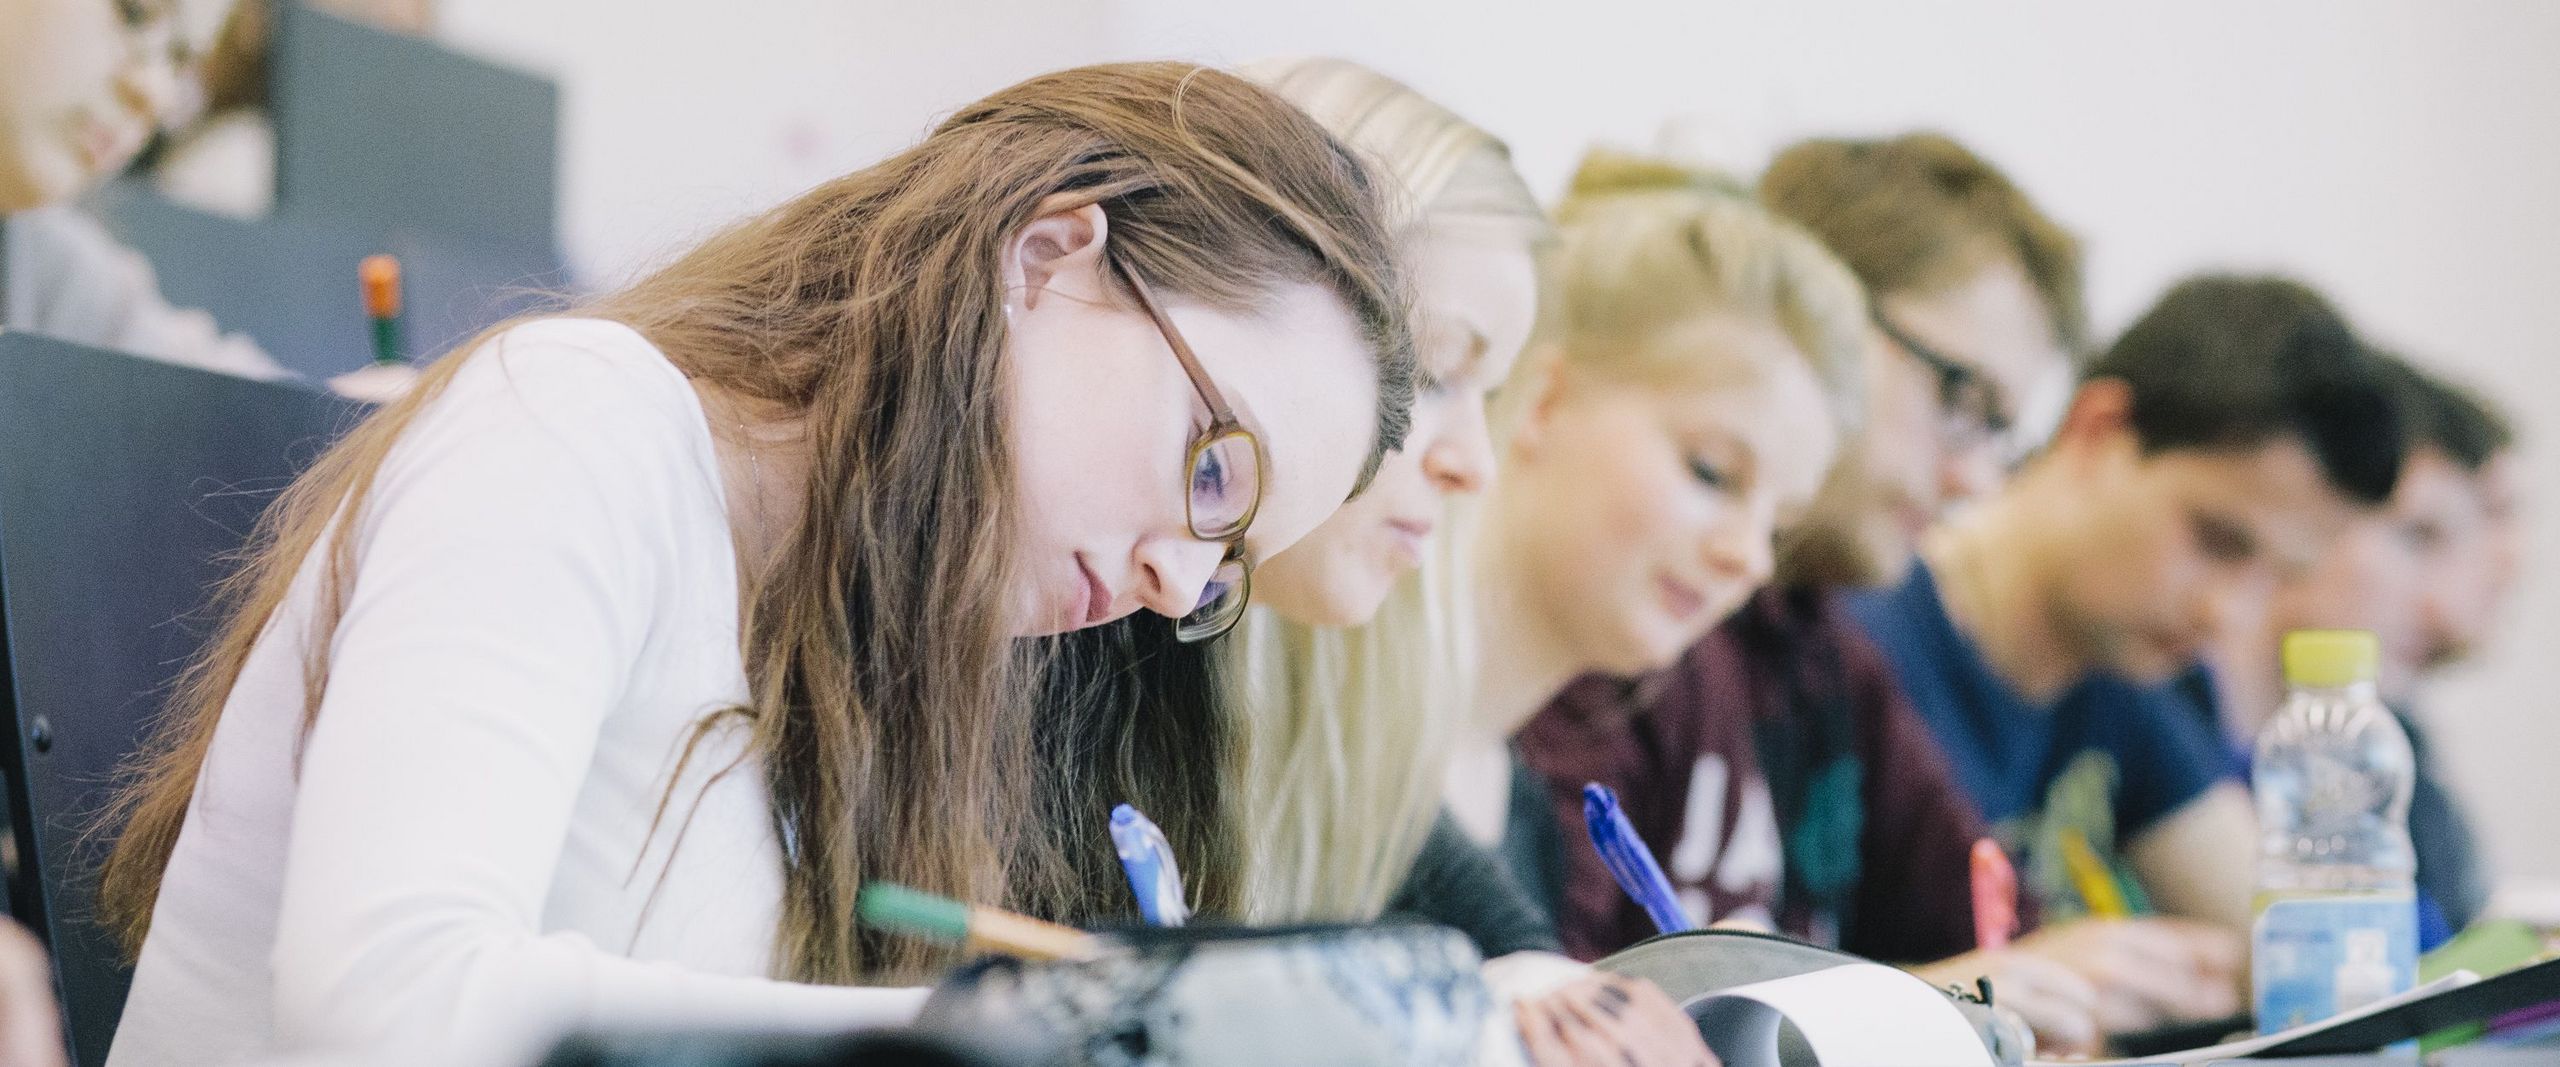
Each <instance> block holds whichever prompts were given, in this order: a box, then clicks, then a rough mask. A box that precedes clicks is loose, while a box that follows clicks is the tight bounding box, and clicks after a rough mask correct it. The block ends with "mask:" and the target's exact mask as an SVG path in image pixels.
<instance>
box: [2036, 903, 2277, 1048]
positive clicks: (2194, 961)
mask: <svg viewBox="0 0 2560 1067" xmlns="http://www.w3.org/2000/svg"><path fill="white" fill-rule="evenodd" d="M2048 934H2049V935H2050V936H2047V935H2048ZM2015 947H2016V948H2017V949H2018V950H2020V952H2021V953H2023V954H2031V955H2037V956H2042V957H2044V958H2046V959H2049V960H2052V961H2053V962H2055V963H2059V964H2061V965H2063V966H2065V967H2068V968H2070V969H2071V970H2073V971H2075V972H2077V973H2078V974H2080V975H2081V976H2082V977H2083V978H2085V979H2086V980H2087V981H2088V982H2090V983H2091V984H2092V985H2094V986H2096V987H2097V990H2098V993H2099V1006H2098V1015H2099V1021H2100V1022H2101V1024H2102V1025H2104V1026H2105V1027H2106V1028H2107V1029H2108V1030H2109V1031H2110V1032H2114V1033H2122V1032H2125V1031H2128V1030H2145V1029H2150V1028H2152V1027H2155V1026H2159V1025H2161V1024H2162V1023H2164V1022H2170V1021H2180V1022H2185V1021H2196V1020H2203V1019H2216V1018H2221V1017H2224V1016H2227V1015H2230V1014H2232V1013H2234V1012H2236V1011H2238V1010H2239V995H2240V994H2239V982H2238V978H2237V973H2236V968H2237V966H2238V963H2237V959H2238V957H2237V954H2236V946H2235V939H2234V938H2232V937H2231V936H2230V935H2228V934H2226V933H2225V932H2224V931H2222V930H2220V929H2219V928H2215V927H2209V926H2204V925H2202V924H2196V923H2185V922H2175V921H2169V920H2161V919H2139V920H2112V919H2110V920H2088V921H2082V922H2075V923H2068V924H2065V925H2063V926H2060V927H2056V928H2053V929H2052V930H2050V931H2040V932H2039V934H2038V936H2035V937H2031V938H2027V939H2024V940H2021V941H2020V942H2018V943H2017V945H2016V946H2015Z"/></svg>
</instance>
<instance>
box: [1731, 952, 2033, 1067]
mask: <svg viewBox="0 0 2560 1067" xmlns="http://www.w3.org/2000/svg"><path fill="white" fill-rule="evenodd" d="M1688 1009H1689V1014H1690V1015H1691V1016H1693V1017H1695V1018H1696V1019H1697V1020H1698V1030H1699V1032H1700V1033H1703V1034H1705V1035H1706V1038H1707V1043H1708V1044H1709V1045H1711V1046H1713V1047H1714V1048H1715V1050H1716V1055H1717V1056H1718V1057H1719V1058H1721V1059H1723V1061H1724V1067H1778V1033H1779V1029H1780V1028H1779V1022H1780V1021H1781V1020H1782V1019H1783V1020H1784V1021H1785V1022H1789V1023H1793V1024H1795V1028H1796V1031H1797V1032H1798V1033H1801V1034H1803V1035H1804V1039H1805V1043H1806V1044H1808V1045H1810V1046H1812V1047H1813V1052H1814V1055H1816V1056H1818V1057H1820V1058H1821V1060H1822V1067H1991V1050H1990V1049H1988V1048H1985V1047H1984V1046H1983V1043H1982V1037H1981V1035H1980V1034H1977V1033H1975V1032H1974V1029H1973V1024H1971V1023H1969V1022H1966V1021H1965V1017H1964V1015H1963V1013H1961V1012H1958V1011H1957V1010H1956V1008H1955V1005H1953V1004H1950V1003H1948V1002H1947V995H1946V994H1944V993H1941V992H1939V991H1937V990H1935V989H1932V988H1930V987H1929V984H1928V983H1927V982H1923V981H1921V980H1920V979H1918V978H1915V977H1913V976H1911V975H1909V974H1905V973H1903V972H1901V971H1897V970H1894V969H1893V968H1891V967H1884V966H1880V965H1877V964H1872V963H1857V964H1850V965H1847V966H1842V967H1832V968H1827V969H1825V970H1819V971H1814V972H1812V973H1810V974H1800V975H1796V976H1795V977H1792V978H1780V979H1777V980H1775V981H1769V982H1754V983H1752V984H1750V985H1746V986H1735V987H1734V988H1732V989H1724V990H1718V991H1717V992H1715V993H1714V994H1711V995H1709V996H1705V997H1701V998H1699V999H1698V1000H1697V1001H1695V1002H1694V1003H1691V1004H1690V1005H1688Z"/></svg>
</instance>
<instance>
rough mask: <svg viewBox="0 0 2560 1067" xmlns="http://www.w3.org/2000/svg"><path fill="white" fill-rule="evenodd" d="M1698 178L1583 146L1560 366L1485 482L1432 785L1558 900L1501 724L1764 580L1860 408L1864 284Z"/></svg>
mask: <svg viewBox="0 0 2560 1067" xmlns="http://www.w3.org/2000/svg"><path fill="white" fill-rule="evenodd" d="M1714 184H1716V182H1715V180H1714V179H1712V178H1710V177H1703V176H1701V175H1700V174H1698V173H1697V172H1695V171H1693V170H1690V169H1688V168H1685V167H1681V166H1677V165H1673V164H1670V163H1667V162H1663V161H1659V160H1652V159H1646V158H1640V157H1630V156H1624V155H1619V154H1615V153H1609V152H1599V153H1595V154H1594V155H1592V156H1591V157H1589V158H1587V159H1586V160H1585V161H1584V163H1583V165H1582V168H1581V170H1580V172H1579V173H1578V174H1577V175H1576V176H1575V179H1574V184H1573V188H1572V191H1571V192H1570V193H1569V194H1568V195H1567V197H1566V199H1565V202H1564V204H1563V205H1562V206H1561V207H1560V208H1559V209H1558V213H1557V214H1558V220H1559V222H1560V224H1561V225H1562V227H1563V241H1562V246H1561V252H1560V255H1559V257H1558V263H1557V269H1556V271H1555V274H1556V277H1557V278H1558V280H1559V292H1558V295H1557V312H1556V315H1555V328H1554V329H1553V330H1552V331H1551V333H1550V335H1549V336H1548V338H1547V339H1545V340H1544V341H1543V342H1542V343H1543V344H1546V345H1551V346H1552V348H1553V356H1552V359H1553V362H1554V367H1553V370H1552V372H1551V373H1549V374H1547V375H1546V376H1545V378H1544V380H1543V381H1542V382H1541V383H1540V384H1539V385H1538V386H1537V387H1536V391H1535V395H1534V397H1532V398H1531V399H1530V400H1529V401H1528V403H1529V408H1528V411H1527V412H1526V414H1525V416H1524V418H1523V421H1522V424H1521V426H1520V429H1519V431H1518V432H1517V434H1516V436H1515V438H1514V440H1513V442H1512V444H1511V447H1510V450H1509V453H1508V455H1507V457H1506V463H1505V466H1504V470H1503V479H1502V481H1501V483H1500V484H1499V485H1498V486H1497V487H1496V488H1495V490H1494V492H1493V494H1492V498H1491V503H1490V516H1489V518H1488V520H1487V524H1486V529H1485V532H1484V537H1483V543H1482V545H1481V549H1480V553H1479V559H1478V561H1477V569H1476V575H1477V578H1478V581H1479V582H1480V585H1481V601H1480V610H1481V611H1482V613H1483V615H1482V617H1483V620H1484V648H1483V654H1482V656H1481V660H1480V663H1479V666H1478V671H1477V674H1476V678H1475V684H1474V694H1473V703H1474V707H1473V714H1472V715H1471V716H1470V718H1469V719H1468V720H1467V721H1466V722H1465V723H1464V724H1463V730H1464V733H1463V735H1462V736H1461V738H1460V740H1459V746H1458V750H1457V753H1458V754H1457V756H1456V758H1455V760H1454V762H1453V765H1452V767H1451V770H1450V773H1449V775H1448V780H1447V783H1446V787H1447V797H1448V800H1449V804H1450V808H1451V810H1452V812H1453V813H1454V814H1455V815H1456V816H1457V818H1458V821H1459V823H1460V824H1461V825H1462V826H1464V827H1465V828H1466V829H1467V831H1468V833H1469V834H1471V835H1472V836H1474V837H1475V838H1476V839H1477V840H1478V841H1481V842H1483V843H1485V844H1487V845H1490V846H1494V847H1497V848H1498V849H1500V850H1501V851H1502V852H1503V854H1504V855H1505V856H1506V858H1507V859H1508V860H1509V862H1510V865H1511V867H1512V869H1513V870H1514V871H1516V872H1518V874H1519V875H1520V877H1521V878H1522V880H1523V881H1524V882H1525V883H1527V884H1528V885H1529V887H1530V888H1531V889H1532V891H1533V892H1536V893H1538V894H1539V896H1540V897H1541V899H1542V900H1543V901H1544V902H1545V903H1546V904H1547V905H1548V906H1549V907H1550V908H1551V909H1552V908H1554V907H1555V906H1557V904H1558V903H1559V902H1560V898H1561V893H1562V887H1561V874H1562V863H1563V850H1564V849H1565V848H1566V847H1568V846H1567V843H1566V842H1564V841H1563V840H1561V838H1560V835H1559V834H1558V827H1557V823H1556V821H1555V820H1554V819H1553V818H1552V817H1551V815H1550V813H1549V805H1548V801H1547V798H1546V795H1545V791H1544V789H1543V787H1541V786H1540V785H1538V784H1537V783H1536V782H1535V781H1534V780H1533V779H1532V778H1530V777H1529V776H1527V775H1526V774H1524V773H1521V772H1520V769H1519V768H1518V766H1517V765H1516V763H1515V761H1514V759H1513V757H1512V754H1511V749H1510V747H1509V739H1510V736H1511V734H1512V733H1513V732H1514V731H1516V730H1517V729H1518V728H1519V727H1520V726H1521V725H1522V724H1523V723H1525V722H1527V721H1528V720H1529V718H1530V717H1531V716H1533V715H1535V714H1536V713H1537V712H1538V711H1539V710H1540V709H1541V708H1543V707H1544V706H1545V705H1546V704H1547V703H1548V702H1549V701H1550V700H1551V699H1553V698H1554V697H1555V696H1556V694H1557V693H1558V692H1559V691H1561V690H1562V689H1564V687H1565V685H1566V683H1568V682H1571V681H1573V680H1574V679H1575V678H1577V677H1580V676H1582V675H1584V674H1589V673H1595V672H1596V673H1607V674H1615V675H1623V676H1633V675H1637V674H1641V673H1643V672H1646V671H1649V670H1653V669H1656V668H1659V667H1661V666H1664V665H1666V664H1668V663H1670V662H1671V661H1672V660H1673V659H1675V658H1676V657H1677V656H1678V655H1679V654H1680V653H1681V651H1682V650H1684V649H1686V648H1688V647H1689V646H1690V645H1692V644H1694V643H1696V642H1697V640H1698V639H1699V638H1700V637H1703V636H1704V635H1705V634H1706V632H1707V630H1708V629H1709V628H1710V627H1712V626H1714V625H1715V624H1716V623H1717V622H1718V621H1720V620H1721V619H1722V618H1724V617H1725V616H1726V615H1727V614H1729V613H1731V612H1732V611H1733V610H1734V609H1735V608H1736V607H1738V606H1739V605H1740V604H1741V603H1742V602H1743V600H1744V599H1745V598H1747V597H1748V596H1749V595H1750V594H1751V592H1752V591H1753V590H1754V589H1756V588H1758V587H1759V586H1760V585H1761V584H1762V583H1764V582H1766V581H1767V580H1768V579H1769V576H1770V571H1771V568H1772V558H1773V553H1774V547H1773V544H1772V541H1773V538H1774V537H1775V536H1776V533H1777V531H1778V529H1779V528H1780V526H1781V525H1782V524H1783V523H1784V522H1785V521H1786V520H1788V519H1790V518H1792V517H1793V516H1794V515H1796V514H1798V513H1799V512H1801V510H1802V509H1803V508H1804V506H1805V505H1806V504H1807V503H1808V502H1809V501H1810V500H1811V499H1812V497H1813V494H1814V491H1815V489H1816V488H1817V487H1819V485H1820V484H1821V482H1822V478H1823V476H1824V473H1825V472H1826V471H1827V470H1828V469H1829V467H1830V465H1831V460H1832V458H1833V456H1834V454H1835V453H1836V451H1837V449H1838V448H1839V446H1840V442H1841V440H1842V439H1843V437H1844V435H1846V434H1847V433H1849V432H1851V431H1852V430H1853V429H1854V427H1855V426H1856V424H1857V420H1858V418H1859V416H1860V414H1861V412H1862V404H1861V389H1862V384H1863V380H1862V369H1863V361H1864V359H1865V345H1866V314H1865V298H1864V296H1863V294H1862V293H1861V291H1860V290H1859V288H1858V284H1857V282H1856V281H1855V280H1854V279H1852V278H1851V277H1850V275H1849V273H1848V271H1847V270H1846V269H1845V268H1843V267H1842V266H1841V265H1840V264H1839V262H1838V261H1837V260H1834V259H1833V258H1832V257H1831V256H1830V254H1829V253H1827V252H1825V251H1823V249H1822V248H1821V246H1820V245H1819V244H1817V243H1815V241H1814V240H1813V239H1812V238H1811V237H1810V236H1808V235H1806V234H1805V233H1804V232H1802V231H1801V230H1798V229H1797V228H1795V227H1794V226H1792V225H1790V224H1787V223H1785V222H1783V221H1780V220H1778V219H1777V218H1775V217H1774V216H1772V215H1770V214H1769V213H1768V212H1767V211H1764V210H1762V209H1761V208H1760V207H1759V206H1757V205H1756V204H1754V203H1752V202H1751V201H1750V199H1749V198H1748V196H1747V195H1746V194H1745V193H1744V192H1743V191H1742V190H1741V189H1740V188H1739V187H1738V186H1737V187H1731V188H1729V189H1727V190H1725V191H1722V192H1719V191H1717V190H1716V189H1714V188H1710V187H1709V186H1713V185H1714ZM1577 844H1578V843H1577ZM1769 861H1770V862H1771V863H1772V864H1774V863H1776V862H1777V858H1776V857H1775V856H1771V857H1769Z"/></svg>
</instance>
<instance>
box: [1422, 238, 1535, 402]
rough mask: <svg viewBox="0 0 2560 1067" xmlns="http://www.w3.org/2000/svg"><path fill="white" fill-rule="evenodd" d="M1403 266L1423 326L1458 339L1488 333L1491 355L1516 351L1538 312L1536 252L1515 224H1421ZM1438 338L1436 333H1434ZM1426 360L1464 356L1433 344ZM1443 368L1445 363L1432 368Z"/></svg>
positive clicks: (1501, 355) (1447, 347)
mask: <svg viewBox="0 0 2560 1067" xmlns="http://www.w3.org/2000/svg"><path fill="white" fill-rule="evenodd" d="M1405 262H1406V269H1407V271H1408V274H1409V277H1410V279H1411V281H1412V284H1413V291H1414V297H1415V300H1416V303H1417V304H1418V305H1419V306H1418V308H1417V310H1418V311H1419V312H1420V313H1421V316H1422V319H1423V322H1424V325H1425V328H1426V329H1428V330H1430V331H1434V332H1435V333H1438V332H1446V333H1449V334H1451V335H1453V336H1451V337H1449V338H1447V340H1448V341H1451V342H1455V341H1457V340H1461V339H1463V338H1464V337H1465V336H1466V335H1468V334H1474V335H1476V336H1480V337H1483V338H1484V339H1485V341H1486V343H1487V344H1489V345H1491V346H1493V348H1494V349H1497V350H1499V349H1505V348H1507V349H1510V351H1489V352H1488V353H1487V355H1488V356H1489V357H1493V358H1507V357H1509V356H1511V355H1514V354H1516V353H1517V350H1518V349H1519V347H1520V345H1521V344H1522V343H1523V342H1525V341H1526V340H1527V339H1528V335H1529V330H1530V327H1531V325H1532V322H1533V320H1534V319H1535V318H1536V317H1537V301H1538V276H1537V259H1536V256H1535V255H1534V254H1533V253H1532V252H1531V251H1530V248H1529V243H1528V241H1527V239H1526V238H1525V237H1524V236H1523V235H1522V234H1521V233H1520V232H1519V227H1517V226H1501V225H1496V224H1493V223H1486V222H1474V223H1470V222H1466V221H1445V222H1437V223H1433V224H1430V225H1427V226H1425V227H1424V228H1422V229H1419V230H1416V231H1415V232H1414V234H1413V236H1412V237H1411V238H1410V239H1409V240H1408V241H1407V242H1406V244H1405ZM1435 340H1437V338H1435ZM1434 347H1435V348H1436V349H1437V350H1436V351H1430V352H1425V353H1424V357H1425V358H1428V359H1442V360H1446V359H1451V358H1456V357H1457V356H1460V355H1463V352H1452V351H1451V350H1450V347H1449V346H1448V345H1435V346H1434ZM1431 369H1432V370H1434V371H1446V370H1449V369H1450V368H1447V367H1433V368H1431Z"/></svg>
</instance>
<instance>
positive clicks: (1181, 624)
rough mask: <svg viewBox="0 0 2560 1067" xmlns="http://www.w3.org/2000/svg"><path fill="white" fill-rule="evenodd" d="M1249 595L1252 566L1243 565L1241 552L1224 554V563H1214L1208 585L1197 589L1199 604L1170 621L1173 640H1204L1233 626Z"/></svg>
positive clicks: (1251, 589) (1250, 593) (1251, 581)
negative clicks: (1198, 591)
mask: <svg viewBox="0 0 2560 1067" xmlns="http://www.w3.org/2000/svg"><path fill="white" fill-rule="evenodd" d="M1252 596H1253V568H1251V567H1249V566H1247V565H1246V564H1245V561H1244V557H1243V556H1241V555H1230V556H1228V557H1227V561H1226V562H1225V563H1221V564H1219V565H1218V572H1217V573H1216V574H1215V575H1212V576H1211V577H1210V579H1209V584H1208V585H1207V586H1206V587H1204V588H1202V589H1201V590H1200V606H1198V607H1195V608H1193V609H1191V614H1189V615H1185V616H1183V617H1182V618H1180V619H1178V620H1176V621H1175V622H1174V624H1173V636H1174V639H1175V640H1177V641H1183V642H1193V641H1206V640H1209V639H1210V638H1213V637H1217V636H1219V635H1221V634H1224V633H1226V632H1227V631H1228V630H1232V629H1234V628H1235V625H1236V620H1238V619H1241V618H1243V617H1244V606H1245V604H1246V603H1247V602H1248V601H1249V600H1251V599H1252Z"/></svg>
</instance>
